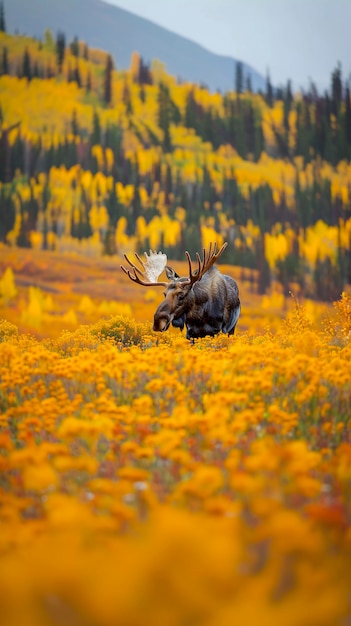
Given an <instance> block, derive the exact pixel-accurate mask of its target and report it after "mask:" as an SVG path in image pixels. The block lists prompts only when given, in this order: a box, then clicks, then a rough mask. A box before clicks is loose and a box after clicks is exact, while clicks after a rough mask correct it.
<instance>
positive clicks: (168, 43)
mask: <svg viewBox="0 0 351 626" xmlns="http://www.w3.org/2000/svg"><path fill="white" fill-rule="evenodd" d="M5 10H6V16H7V25H8V31H9V32H10V33H15V32H16V31H18V32H20V33H23V34H27V35H30V36H36V37H42V36H43V33H44V31H45V29H46V28H51V30H52V31H53V33H54V34H55V35H56V33H57V31H63V32H64V33H65V34H66V36H67V38H68V39H69V40H71V39H73V38H74V37H75V36H77V37H79V39H82V40H84V41H86V42H87V44H88V45H89V46H92V47H96V48H101V49H103V50H107V51H108V52H109V53H110V54H111V55H112V57H113V58H114V61H115V64H116V66H117V68H118V69H127V68H128V67H129V65H130V60H131V55H132V54H133V52H135V51H137V52H139V54H140V55H141V56H142V57H143V60H144V62H145V63H148V64H151V62H152V61H153V60H154V59H159V60H161V61H162V62H163V63H165V65H166V69H167V71H168V72H169V73H170V74H172V75H173V76H175V77H176V78H179V79H181V80H184V81H189V82H194V83H198V84H204V85H207V86H208V88H209V89H210V90H211V91H216V90H217V89H219V90H221V91H223V92H225V91H230V90H231V89H233V84H234V76H235V64H236V61H237V60H239V61H241V60H240V59H237V60H235V59H233V58H229V57H224V56H220V55H217V54H214V53H212V52H210V51H209V50H206V49H205V48H203V47H202V46H200V45H198V44H196V43H194V42H192V41H190V40H188V39H185V38H184V37H181V36H180V35H177V34H175V33H172V32H171V31H169V30H167V29H165V28H162V27H161V26H158V25H157V24H154V23H153V22H151V21H149V20H146V19H144V18H141V17H139V16H137V15H134V14H133V13H130V12H129V11H125V10H124V9H120V8H119V7H116V6H114V5H113V6H112V5H111V4H108V3H106V2H103V1H102V0H75V1H74V2H72V1H70V0H60V2H56V0H45V2H43V1H42V0H5ZM243 70H244V76H245V77H246V76H248V75H250V77H251V84H252V88H253V90H255V91H257V90H259V89H261V90H263V89H264V88H265V79H264V78H263V76H261V75H260V74H259V73H258V72H256V71H255V70H254V68H252V67H250V66H248V65H246V64H245V63H243Z"/></svg>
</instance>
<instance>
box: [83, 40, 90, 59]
mask: <svg viewBox="0 0 351 626" xmlns="http://www.w3.org/2000/svg"><path fill="white" fill-rule="evenodd" d="M83 59H85V60H86V61H89V48H88V44H86V43H85V44H84V47H83Z"/></svg>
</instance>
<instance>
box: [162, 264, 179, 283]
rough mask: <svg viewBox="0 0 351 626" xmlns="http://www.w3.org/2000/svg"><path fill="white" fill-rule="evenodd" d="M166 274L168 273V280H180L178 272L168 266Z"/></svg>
mask: <svg viewBox="0 0 351 626" xmlns="http://www.w3.org/2000/svg"><path fill="white" fill-rule="evenodd" d="M165 272H166V276H167V278H168V280H175V279H176V278H179V274H177V272H175V271H174V269H172V268H171V267H169V265H166V267H165Z"/></svg>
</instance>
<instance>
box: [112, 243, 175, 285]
mask: <svg viewBox="0 0 351 626" xmlns="http://www.w3.org/2000/svg"><path fill="white" fill-rule="evenodd" d="M144 254H145V257H146V261H145V262H144V261H143V260H142V259H141V258H140V256H139V254H138V253H137V252H135V256H136V258H137V260H138V261H139V263H140V264H141V266H142V268H143V270H141V269H140V268H139V267H138V266H137V265H134V263H132V262H131V261H130V260H129V259H128V257H127V255H126V254H125V255H124V258H125V260H126V261H127V263H129V265H130V266H131V268H132V269H131V270H130V269H128V268H126V267H123V265H121V269H122V270H123V271H124V272H125V274H127V276H129V278H130V280H132V281H133V282H135V283H137V284H138V285H143V286H144V287H156V286H157V287H158V286H161V287H167V285H168V284H169V283H168V282H158V277H159V276H160V275H161V274H162V272H163V270H164V269H165V267H166V263H167V256H166V255H165V254H163V253H162V252H158V253H157V252H156V250H150V255H148V254H147V253H146V252H144Z"/></svg>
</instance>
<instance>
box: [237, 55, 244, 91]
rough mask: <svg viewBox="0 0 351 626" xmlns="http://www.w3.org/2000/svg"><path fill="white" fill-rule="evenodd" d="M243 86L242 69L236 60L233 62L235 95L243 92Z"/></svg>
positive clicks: (241, 65) (239, 62)
mask: <svg viewBox="0 0 351 626" xmlns="http://www.w3.org/2000/svg"><path fill="white" fill-rule="evenodd" d="M243 86H244V71H243V64H242V63H241V61H237V62H236V64H235V91H236V93H237V95H239V94H241V93H242V92H243Z"/></svg>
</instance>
